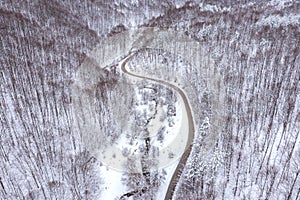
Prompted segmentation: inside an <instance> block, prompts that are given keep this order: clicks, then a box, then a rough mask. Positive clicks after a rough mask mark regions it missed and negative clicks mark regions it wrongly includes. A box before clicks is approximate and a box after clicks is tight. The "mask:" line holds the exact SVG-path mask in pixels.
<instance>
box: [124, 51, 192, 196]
mask: <svg viewBox="0 0 300 200" xmlns="http://www.w3.org/2000/svg"><path fill="white" fill-rule="evenodd" d="M134 54H135V52H133V53H131V54H130V55H129V56H128V57H127V58H125V59H124V61H123V62H122V64H121V70H122V71H123V72H124V73H125V74H128V75H130V76H133V77H136V78H141V79H148V80H151V81H154V82H158V83H160V84H164V85H166V86H168V87H170V88H173V89H174V90H175V91H177V92H178V93H179V94H180V96H181V98H182V100H183V102H184V105H185V107H186V111H187V116H188V122H189V132H188V141H187V143H186V147H185V151H184V153H183V155H182V156H181V158H180V161H179V163H178V165H177V167H176V169H175V172H174V173H173V176H172V178H171V181H170V183H169V186H168V189H167V192H166V195H165V198H164V199H165V200H169V199H172V197H173V193H174V191H175V187H176V185H177V182H178V180H179V178H180V176H181V173H182V171H183V168H184V166H185V165H186V162H187V159H188V157H189V155H190V153H191V150H192V142H193V140H194V137H195V126H194V120H193V115H192V110H191V107H190V105H189V102H188V99H187V97H186V95H185V93H184V91H183V90H182V89H180V88H179V87H177V86H175V85H173V84H171V83H169V82H167V81H163V80H159V79H155V78H151V77H144V76H141V75H138V74H134V73H132V72H130V71H128V70H127V69H126V63H127V62H128V60H129V59H130V58H131V57H132V56H134Z"/></svg>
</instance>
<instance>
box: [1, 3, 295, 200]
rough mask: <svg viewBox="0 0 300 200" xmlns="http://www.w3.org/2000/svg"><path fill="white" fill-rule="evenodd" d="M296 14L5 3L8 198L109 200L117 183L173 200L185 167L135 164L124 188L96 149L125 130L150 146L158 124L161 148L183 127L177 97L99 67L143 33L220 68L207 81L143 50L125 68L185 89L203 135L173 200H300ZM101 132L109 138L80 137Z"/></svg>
mask: <svg viewBox="0 0 300 200" xmlns="http://www.w3.org/2000/svg"><path fill="white" fill-rule="evenodd" d="M299 13H300V2H299V1H297V0H271V1H259V0H251V1H248V0H243V1H231V0H221V1H215V0H212V1H196V0H195V1H183V0H175V1H156V0H153V1H133V0H124V1H120V0H115V1H101V0H93V1H82V0H76V1H72V0H66V1H57V0H51V1H46V0H37V1H30V0H25V1H10V0H1V1H0V36H1V47H0V50H1V51H0V52H1V57H0V113H1V114H0V199H88V200H90V199H103V198H104V197H106V198H108V197H107V193H110V194H114V193H113V192H110V191H111V188H113V187H114V186H115V187H116V188H115V189H114V190H115V193H116V196H113V197H112V198H116V199H164V198H165V195H166V192H167V189H168V186H169V185H168V184H169V183H170V182H172V181H170V177H171V176H172V174H170V173H172V172H174V170H175V167H176V165H177V164H178V163H176V162H174V163H173V164H174V166H175V167H174V168H172V167H170V168H166V169H164V168H157V169H156V170H152V171H150V170H149V169H150V168H148V167H149V166H148V165H145V164H142V171H141V172H138V173H137V172H136V171H134V172H132V171H131V170H132V169H135V167H136V166H134V164H133V163H134V161H132V162H128V169H127V170H125V171H122V172H121V173H119V175H118V176H119V177H117V176H115V177H114V178H116V180H117V181H118V180H119V182H118V183H116V182H117V181H115V179H114V178H113V176H112V177H111V179H112V180H111V182H110V181H109V178H110V175H111V174H113V172H112V169H109V167H108V166H106V164H107V163H109V162H110V160H109V161H107V160H104V158H103V162H102V161H101V159H99V157H97V156H96V155H95V153H94V150H95V149H98V148H101V147H100V146H101V145H107V146H109V144H110V145H111V144H114V143H115V142H116V141H118V140H117V139H118V138H121V137H122V133H125V132H126V130H129V129H130V130H143V131H144V132H143V133H144V134H145V135H142V136H139V137H142V138H146V139H145V141H146V145H145V146H143V148H144V149H148V146H147V145H148V144H150V142H149V141H148V139H147V138H150V136H149V135H148V134H150V135H151V133H149V130H150V128H149V127H148V124H150V125H151V123H150V122H151V120H153V119H154V118H155V116H156V115H157V119H159V120H158V121H159V123H161V126H160V127H158V129H155V128H153V127H152V129H153V130H154V129H155V130H156V131H157V132H159V137H157V138H158V139H157V141H158V143H157V144H159V141H163V140H164V139H166V138H168V133H171V132H172V131H173V130H174V129H175V128H176V122H178V121H180V117H179V116H180V115H179V114H178V113H180V112H181V110H180V109H179V107H180V105H181V104H183V103H181V101H183V100H180V95H179V92H178V91H175V90H170V89H167V88H166V86H165V85H159V84H157V82H156V83H154V82H153V81H152V82H151V81H149V80H148V81H147V80H139V81H134V82H132V81H131V80H129V77H127V76H126V75H125V74H124V73H123V72H122V71H121V70H120V68H118V66H117V64H116V63H109V65H108V67H106V68H101V67H104V66H97V63H94V60H92V59H90V58H91V57H93V56H94V57H95V55H94V54H93V50H94V48H95V47H97V45H98V44H99V43H100V44H101V42H103V41H106V38H109V37H112V36H116V35H117V34H122V33H125V32H126V31H129V30H136V29H137V28H142V27H156V28H161V29H164V30H168V29H170V30H172V31H173V32H174V31H175V32H176V31H178V32H180V33H182V34H184V35H185V36H186V37H187V38H190V39H191V40H193V41H195V43H196V42H197V44H199V45H200V46H201V48H203V49H204V50H203V51H204V54H205V56H206V57H207V58H208V62H209V66H210V76H206V75H203V74H202V71H201V70H200V69H198V66H194V65H193V64H192V63H189V62H186V60H185V58H184V57H182V56H181V57H180V56H179V57H178V56H177V55H174V54H172V52H167V51H163V50H161V49H158V48H153V49H147V48H144V49H140V50H139V49H138V52H137V53H136V55H135V57H132V59H131V60H129V61H128V63H127V65H128V69H130V70H131V72H135V73H138V74H141V73H142V74H143V75H145V76H146V75H147V76H149V77H153V78H157V79H163V80H165V81H170V82H172V83H174V84H175V85H176V84H178V85H179V86H180V88H182V89H183V90H184V92H185V94H186V95H187V97H188V98H189V103H190V105H191V109H192V111H193V117H194V122H195V133H196V135H195V137H194V138H193V142H192V143H191V149H190V154H188V155H187V159H186V163H185V165H184V166H180V173H178V175H179V176H178V177H177V178H175V180H176V181H175V182H176V185H175V186H169V188H171V190H170V191H171V192H169V193H168V198H169V197H170V198H172V199H192V200H193V199H199V200H200V199H224V200H227V199H251V200H252V199H292V200H297V199H300V177H299V173H300V164H299V163H300V136H299V131H300V95H299V94H300V82H299V81H300V80H299V79H300V49H299V46H300V14H299ZM125 42H127V41H125ZM98 48H99V46H98ZM113 56H114V55H111V57H113ZM123 56H125V55H123ZM116 61H119V60H116ZM82 63H91V64H90V65H91V66H93V67H94V68H93V70H91V71H89V70H86V71H84V70H85V69H83V73H85V74H84V75H85V76H86V77H96V78H95V79H92V78H91V79H86V80H85V81H86V82H87V83H89V82H92V81H95V83H96V84H95V85H92V86H93V87H91V88H88V89H87V90H84V91H83V92H82V91H79V90H74V83H76V80H77V79H78V77H77V76H78V72H81V71H80V70H82ZM153 63H155V65H153ZM157 63H159V66H160V68H157V65H156V64H157ZM89 69H90V68H89ZM79 74H80V73H79ZM212 77H213V78H212ZM93 83H94V82H93ZM83 87H84V86H83ZM153 91H154V92H153ZM157 91H158V92H157ZM81 92H82V93H81ZM132 94H135V96H134V95H132ZM154 94H158V95H156V96H155V95H154ZM93 95H94V96H93ZM86 96H88V98H86V99H84V98H85V97H86ZM80 97H82V99H83V101H82V102H80V103H82V105H83V107H84V106H85V107H84V108H88V106H86V105H87V104H88V103H91V105H94V106H95V113H97V116H96V117H95V119H97V120H98V121H97V123H98V124H97V126H96V127H90V126H87V125H86V124H85V125H82V124H80V123H79V122H78V119H82V118H84V117H86V116H90V115H89V113H88V109H91V108H88V109H87V110H83V111H81V112H78V110H80V108H82V106H80V105H81V104H80V103H78V102H79V101H78V99H79V100H80ZM90 97H93V98H90ZM82 113H84V115H80V114H82ZM176 114H177V115H176ZM93 119H94V118H93ZM79 121H80V120H79ZM83 121H84V120H83ZM129 122H130V123H129ZM98 125H99V127H100V128H101V131H102V133H103V135H101V136H103V137H102V138H101V137H90V138H89V137H83V136H86V135H89V136H91V135H93V134H94V133H93V131H94V130H96V129H97V128H98ZM172 127H173V128H172ZM174 127H175V128H174ZM83 130H84V131H83ZM85 133H91V134H85ZM130 137H135V135H134V136H133V135H130V134H129V135H128V137H126V139H128V140H129V141H130ZM91 140H93V141H94V142H93V143H90V141H91ZM206 140H209V141H210V142H209V145H208V143H206ZM129 143H130V142H129ZM88 144H92V145H91V146H88ZM162 144H163V143H162ZM151 145H152V143H151ZM154 146H155V145H154ZM128 148H129V147H128ZM130 148H131V147H130ZM136 148H137V149H136V150H140V149H141V148H142V146H137V147H136ZM132 151H134V149H132ZM146 152H147V154H144V156H145V155H147V156H148V154H149V155H150V153H151V152H152V150H151V151H150V150H149V151H148V150H146ZM203 152H205V153H203ZM122 153H123V154H126V152H124V151H123V152H122ZM154 153H155V152H154ZM154 153H153V155H154ZM151 155H152V154H151ZM184 155H185V154H184ZM173 156H174V155H172V154H169V157H170V158H173ZM116 157H117V155H116ZM157 158H159V157H157ZM157 158H154V160H155V159H157ZM175 158H177V157H176V155H175ZM145 160H147V159H146V158H145ZM129 161H130V160H129ZM148 161H149V160H147V162H148ZM150 161H151V160H150ZM145 162H146V161H145ZM151 162H152V161H151ZM109 164H111V163H109ZM152 164H153V163H152ZM156 164H157V163H156ZM153 166H156V165H155V163H154V164H153ZM171 168H172V169H171ZM172 170H173V171H172ZM175 171H176V170H175ZM168 177H169V178H168ZM113 181H115V182H113ZM173 182H174V181H173ZM173 182H172V183H173ZM168 191H169V189H168ZM118 192H119V193H118Z"/></svg>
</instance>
